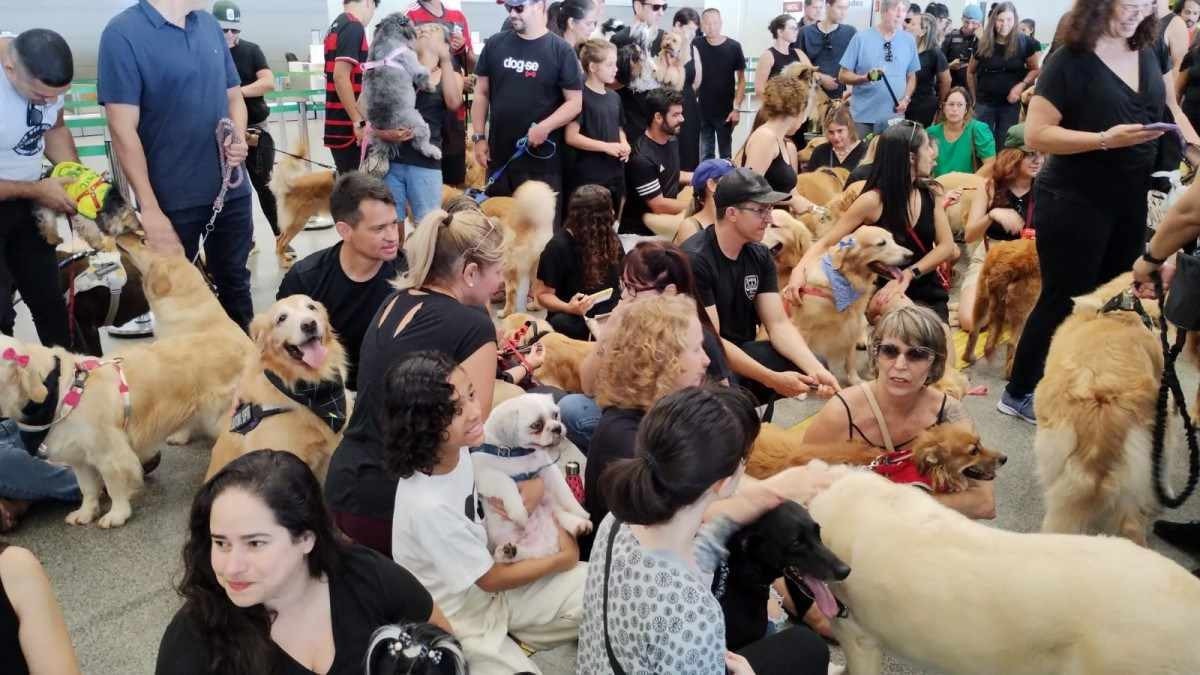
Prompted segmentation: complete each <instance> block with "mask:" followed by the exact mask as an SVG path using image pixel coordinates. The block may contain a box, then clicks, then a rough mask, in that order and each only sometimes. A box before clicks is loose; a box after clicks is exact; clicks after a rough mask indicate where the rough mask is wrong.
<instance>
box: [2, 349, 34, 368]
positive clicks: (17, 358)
mask: <svg viewBox="0 0 1200 675" xmlns="http://www.w3.org/2000/svg"><path fill="white" fill-rule="evenodd" d="M0 356H3V357H4V360H5V361H12V362H14V363H16V364H17V365H18V366H20V367H21V368H24V367H25V366H28V365H29V355H28V354H18V353H17V350H15V349H13V348H12V347H9V348H8V349H5V350H4V354H2V355H0Z"/></svg>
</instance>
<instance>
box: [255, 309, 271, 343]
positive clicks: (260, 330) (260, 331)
mask: <svg viewBox="0 0 1200 675" xmlns="http://www.w3.org/2000/svg"><path fill="white" fill-rule="evenodd" d="M270 330H271V315H270V314H259V315H258V316H256V317H254V320H253V321H251V322H250V339H251V340H253V341H254V344H256V345H258V347H259V348H263V347H266V341H267V334H268V333H269V332H270Z"/></svg>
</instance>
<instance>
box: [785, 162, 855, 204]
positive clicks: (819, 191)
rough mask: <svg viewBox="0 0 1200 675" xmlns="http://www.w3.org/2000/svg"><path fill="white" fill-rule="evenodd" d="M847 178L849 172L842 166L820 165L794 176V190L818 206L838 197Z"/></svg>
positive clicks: (844, 187) (843, 188) (844, 186)
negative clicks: (832, 167) (829, 166)
mask: <svg viewBox="0 0 1200 675" xmlns="http://www.w3.org/2000/svg"><path fill="white" fill-rule="evenodd" d="M848 178H850V172H849V171H847V170H845V169H843V168H840V167H839V168H836V169H830V168H828V167H821V168H819V169H817V170H816V171H807V172H805V173H802V174H800V175H798V176H796V191H797V192H799V193H800V195H801V196H802V197H804V198H805V199H807V200H808V201H810V202H812V203H813V204H816V205H818V206H820V205H822V204H827V203H829V202H831V201H833V200H834V199H835V198H837V197H840V196H841V194H842V191H843V190H845V189H846V180H847V179H848Z"/></svg>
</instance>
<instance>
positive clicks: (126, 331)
mask: <svg viewBox="0 0 1200 675" xmlns="http://www.w3.org/2000/svg"><path fill="white" fill-rule="evenodd" d="M108 334H109V335H111V336H112V337H115V338H140V337H150V336H152V335H154V314H152V313H150V312H146V313H145V314H143V315H141V316H137V317H134V318H133V319H130V320H129V321H128V322H127V323H124V324H122V325H120V326H110V327H109V329H108Z"/></svg>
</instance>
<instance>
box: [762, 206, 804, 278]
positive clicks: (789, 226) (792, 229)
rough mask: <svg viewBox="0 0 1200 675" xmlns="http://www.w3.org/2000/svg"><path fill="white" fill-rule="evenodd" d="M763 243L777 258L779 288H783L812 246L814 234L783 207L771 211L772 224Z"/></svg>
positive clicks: (776, 270)
mask: <svg viewBox="0 0 1200 675" xmlns="http://www.w3.org/2000/svg"><path fill="white" fill-rule="evenodd" d="M762 244H763V246H766V247H767V250H768V251H770V252H771V257H773V258H774V259H775V272H776V274H777V275H778V277H779V284H780V285H779V288H783V287H784V286H786V285H787V284H788V280H789V278H790V277H791V274H792V270H793V269H795V268H796V265H799V264H800V259H801V258H803V257H804V253H805V251H807V250H808V249H809V248H811V247H812V244H813V235H812V232H810V231H809V229H808V226H807V225H805V224H804V222H803V221H801V220H798V219H796V218H793V217H792V215H791V214H790V213H788V212H787V211H784V210H783V209H775V210H774V211H772V212H771V224H770V225H769V226H768V227H767V231H766V233H764V234H763V239H762Z"/></svg>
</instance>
